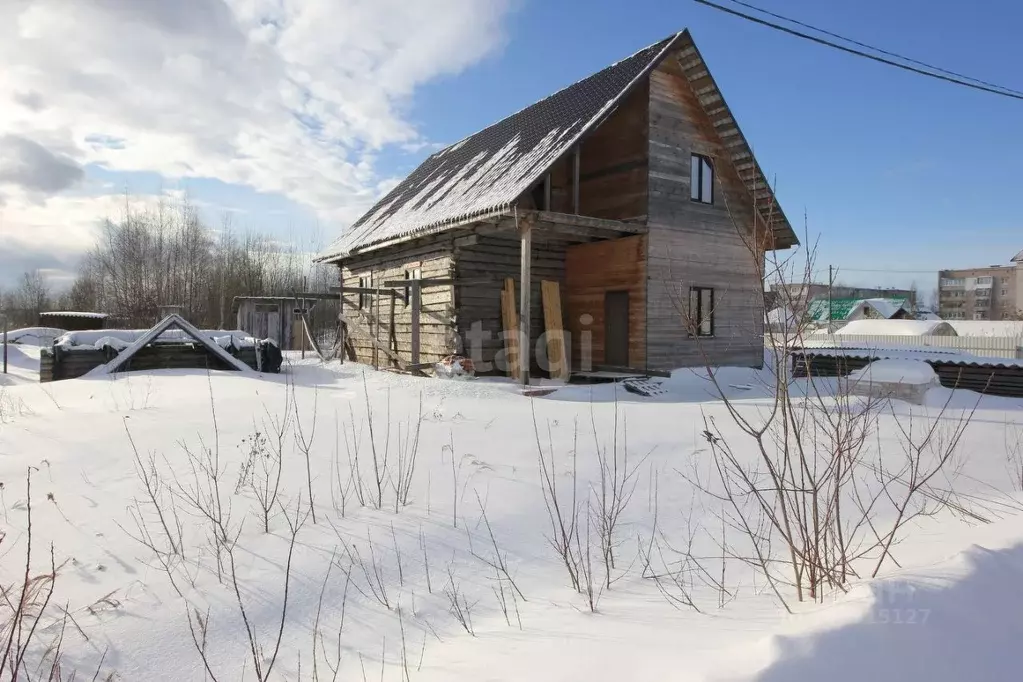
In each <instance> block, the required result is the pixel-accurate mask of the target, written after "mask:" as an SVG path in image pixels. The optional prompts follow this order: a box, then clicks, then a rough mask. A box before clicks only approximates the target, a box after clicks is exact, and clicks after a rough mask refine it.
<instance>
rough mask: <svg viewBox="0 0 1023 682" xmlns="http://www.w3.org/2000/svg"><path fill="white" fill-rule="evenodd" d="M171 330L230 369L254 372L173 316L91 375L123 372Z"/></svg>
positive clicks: (197, 330) (166, 318) (161, 322)
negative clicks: (133, 358) (142, 351)
mask: <svg viewBox="0 0 1023 682" xmlns="http://www.w3.org/2000/svg"><path fill="white" fill-rule="evenodd" d="M169 329H180V330H181V331H182V332H184V333H185V334H186V335H187V336H190V337H192V339H193V340H194V341H196V342H198V343H199V344H200V345H201V346H202V347H203V348H205V349H206V352H207V353H209V354H210V355H214V356H216V357H217V358H219V359H220V360H221V361H223V362H224V363H225V364H226V365H227V366H228V367H231V368H233V369H235V370H237V371H239V372H251V371H252V368H251V367H249V366H248V365H246V364H245V363H244V362H242V361H241V360H239V359H238V358H236V357H234V356H233V355H231V354H230V353H228V352H227V351H226V350H224V349H223V348H221V347H220V346H218V345H217V344H215V343H213V340H212V339H211V338H210V337H208V336H206V334H204V333H203V332H201V331H199V329H197V328H196V327H195V326H194V325H192V324H191V323H190V322H188V321H187V320H185V318H183V317H181V316H180V315H177V314H171V315H168V316H167V317H165V318H163V320H161V321H160V322H159V323H158V324H157V325H156V326H155V327H153V328H152V329H150V330H149V331H148V332H146V333H145V334H143V335H142V336H140V337H139V338H138V339H136V341H135V342H134V343H132V344H131V345H130V346H128V347H127V348H125V349H124V350H122V351H121V352H120V353H118V354H117V356H116V357H115V358H114V359H112V360H111V361H110V362H108V363H107V364H105V365H100V366H99V367H97V368H96V369H94V370H92V371H91V372H90V374H113V373H115V372H121V371H123V370H122V368H123V367H124V366H125V364H126V363H127V362H128V361H129V360H131V359H132V357H134V355H135V354H136V353H138V352H139V351H140V350H142V349H143V348H145V347H146V346H148V345H149V344H150V343H152V342H153V341H155V340H156V339H157V337H159V336H160V335H161V334H163V333H164V332H165V331H167V330H169Z"/></svg>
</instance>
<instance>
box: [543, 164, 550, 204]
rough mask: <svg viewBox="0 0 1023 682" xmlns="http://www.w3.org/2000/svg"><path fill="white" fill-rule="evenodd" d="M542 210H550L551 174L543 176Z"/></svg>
mask: <svg viewBox="0 0 1023 682" xmlns="http://www.w3.org/2000/svg"><path fill="white" fill-rule="evenodd" d="M543 210H545V211H549V210H551V174H550V173H549V172H548V173H546V174H545V175H544V176H543Z"/></svg>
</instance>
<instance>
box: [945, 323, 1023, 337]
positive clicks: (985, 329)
mask: <svg viewBox="0 0 1023 682" xmlns="http://www.w3.org/2000/svg"><path fill="white" fill-rule="evenodd" d="M948 323H949V324H950V325H951V326H952V328H953V329H955V330H956V333H957V334H958V335H959V336H1023V321H1014V320H949V322H948Z"/></svg>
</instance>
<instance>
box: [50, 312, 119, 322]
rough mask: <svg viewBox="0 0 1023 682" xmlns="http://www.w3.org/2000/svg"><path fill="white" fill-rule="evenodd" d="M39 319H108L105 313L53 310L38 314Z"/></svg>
mask: <svg viewBox="0 0 1023 682" xmlns="http://www.w3.org/2000/svg"><path fill="white" fill-rule="evenodd" d="M39 317H88V318H90V319H94V320H105V319H106V318H108V317H109V315H107V314H106V313H84V312H75V311H70V310H54V311H50V312H46V313H39Z"/></svg>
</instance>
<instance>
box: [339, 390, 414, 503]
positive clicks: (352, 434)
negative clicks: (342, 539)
mask: <svg viewBox="0 0 1023 682" xmlns="http://www.w3.org/2000/svg"><path fill="white" fill-rule="evenodd" d="M362 386H363V396H364V401H365V406H366V417H365V419H364V420H363V421H362V422H361V423H358V424H357V423H356V418H355V412H354V409H352V407H351V405H349V424H347V425H345V426H343V428H342V431H343V434H342V435H343V436H344V445H345V449H346V451H347V455H348V467H349V472H350V478H349V482H348V483H347V484H345V486H344V488H343V489H344V491H345V492H344V495H343V496H344V497H347V491H348V490H353V491H354V492H355V498H356V499H357V500H358V502H359V504H360V505H361V506H366V505H367V504H368V505H370V506H372V507H373V508H374V509H383V508H384V506H385V504H389V505H393V508H394V511H395V513H398V512H399V511H400V510H401V508H402V507H404V506H407V505H408V504H409V498H410V495H411V492H412V482H413V480H414V477H415V471H416V462H417V460H418V455H419V434H420V430H421V428H422V424H423V406H422V397H420V401H419V411H418V413H417V414H416V415H412V414H409V415H408V416H407V417H406V418H405V419H404V420H403V421H402V420H400V419H399V420H396V419H394V417H393V415H392V414H391V393H390V389H388V390H387V391H386V399H385V407H384V414H383V416H382V418H379V417H378V415H377V414H376V412H375V410H374V408H373V404H372V401H371V400H370V396H369V386H368V384H367V382H366V377H365V375H363V384H362ZM364 433H365V435H366V437H367V440H368V446H369V461H368V462H366V461H365V458H364V457H363V434H364ZM364 469H367V470H368V471H364ZM338 471H340V469H339V468H338ZM335 475H337V474H335ZM337 486H338V488H341V483H340V479H338V482H337ZM388 491H390V492H392V493H393V495H394V497H393V499H392V500H390V502H389V503H387V502H385V499H386V496H387V493H388Z"/></svg>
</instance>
